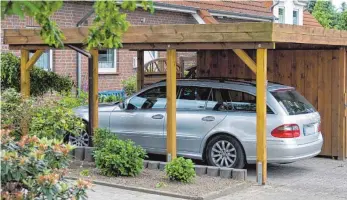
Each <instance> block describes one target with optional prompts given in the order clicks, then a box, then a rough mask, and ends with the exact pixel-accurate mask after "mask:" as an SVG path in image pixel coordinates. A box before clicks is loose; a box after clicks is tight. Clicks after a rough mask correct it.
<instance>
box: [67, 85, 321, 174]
mask: <svg viewBox="0 0 347 200" xmlns="http://www.w3.org/2000/svg"><path fill="white" fill-rule="evenodd" d="M255 94H256V86H255V83H254V82H252V81H250V82H247V81H219V80H177V151H178V152H177V153H178V155H181V156H184V157H188V158H194V159H200V160H205V161H206V162H207V163H208V164H209V165H214V166H221V167H233V168H243V167H244V165H245V164H246V163H249V164H252V163H255V161H256V96H255ZM75 113H76V114H77V115H78V116H80V117H81V118H83V119H84V120H86V122H87V120H88V108H86V107H79V108H76V109H75ZM166 119H167V118H166V83H165V82H158V83H155V84H153V85H151V86H149V87H147V88H145V89H143V90H141V91H140V92H138V93H136V94H134V95H133V96H131V97H129V98H127V99H126V100H125V101H124V102H123V103H115V104H108V105H105V104H100V105H99V127H101V128H108V129H110V131H111V132H113V133H115V134H117V135H118V136H119V137H120V138H124V139H131V140H133V141H134V142H135V143H136V144H138V145H140V146H142V147H143V148H145V149H146V150H147V152H148V153H154V154H166V123H167V122H166ZM266 130H267V153H268V162H269V163H289V162H294V161H297V160H300V159H306V158H311V157H314V156H316V155H318V154H319V153H320V151H321V148H322V144H323V137H322V134H321V131H320V115H319V113H318V112H317V111H316V110H315V109H314V107H313V106H312V105H311V104H310V103H309V102H308V101H307V100H306V99H305V98H304V97H303V96H301V95H300V94H299V93H298V92H296V91H295V89H294V88H293V87H289V86H285V85H280V84H274V83H268V86H267V126H266ZM70 141H71V142H72V143H73V144H76V145H88V143H89V137H88V135H87V133H82V134H81V136H78V137H72V136H71V138H70Z"/></svg>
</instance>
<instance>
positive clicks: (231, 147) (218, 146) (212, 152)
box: [205, 135, 246, 169]
mask: <svg viewBox="0 0 347 200" xmlns="http://www.w3.org/2000/svg"><path fill="white" fill-rule="evenodd" d="M205 155H206V160H207V163H208V165H212V166H217V167H229V168H237V169H242V168H244V167H245V165H246V155H245V153H244V151H243V148H242V145H241V144H240V142H239V141H238V140H237V139H236V138H234V137H232V136H228V135H218V136H215V137H213V138H212V139H211V140H210V141H209V142H208V144H207V146H206V154H205Z"/></svg>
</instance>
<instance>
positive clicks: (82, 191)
mask: <svg viewBox="0 0 347 200" xmlns="http://www.w3.org/2000/svg"><path fill="white" fill-rule="evenodd" d="M72 149H73V147H72V146H71V145H69V144H63V143H62V141H59V140H48V139H46V138H42V139H39V138H38V137H36V136H28V135H23V136H21V138H20V139H19V140H17V139H16V138H15V137H13V136H12V134H11V130H1V188H2V192H1V199H48V200H50V199H87V194H86V190H87V189H88V188H90V187H91V182H90V181H85V180H78V181H77V183H75V184H74V185H70V184H69V183H68V182H67V181H66V180H65V179H64V175H66V173H67V167H68V165H69V157H70V154H69V152H70V151H71V150H72Z"/></svg>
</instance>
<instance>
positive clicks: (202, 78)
mask: <svg viewBox="0 0 347 200" xmlns="http://www.w3.org/2000/svg"><path fill="white" fill-rule="evenodd" d="M176 80H180V81H199V80H206V81H219V82H220V83H224V82H226V81H230V82H234V83H242V84H247V85H252V86H256V84H255V83H254V82H251V81H255V80H254V79H253V80H252V79H241V78H240V79H238V78H224V77H208V78H207V77H206V78H204V77H201V78H194V79H184V78H183V79H176ZM161 82H166V79H163V80H160V81H158V82H157V83H161Z"/></svg>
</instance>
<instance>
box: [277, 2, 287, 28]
mask: <svg viewBox="0 0 347 200" xmlns="http://www.w3.org/2000/svg"><path fill="white" fill-rule="evenodd" d="M281 9H282V10H283V22H281V20H280V19H281V18H280V10H281ZM278 23H280V24H285V23H286V9H285V7H282V6H281V7H278Z"/></svg>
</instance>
